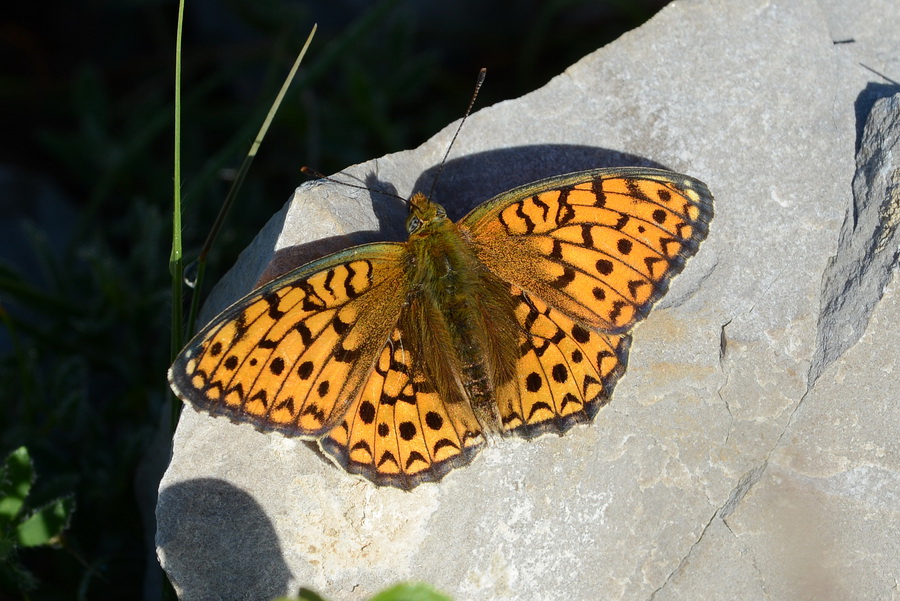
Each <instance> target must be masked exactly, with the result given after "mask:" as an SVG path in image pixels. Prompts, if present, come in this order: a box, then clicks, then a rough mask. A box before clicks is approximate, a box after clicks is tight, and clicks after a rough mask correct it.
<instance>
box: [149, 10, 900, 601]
mask: <svg viewBox="0 0 900 601" xmlns="http://www.w3.org/2000/svg"><path fill="white" fill-rule="evenodd" d="M897 31H900V5H898V4H897V3H896V2H894V1H893V0H884V1H881V2H879V1H877V0H868V1H858V2H850V1H846V2H839V1H837V0H832V1H830V2H829V1H819V2H815V1H813V0H768V1H762V0H759V1H747V0H725V1H721V0H720V1H715V2H714V1H712V0H708V1H707V0H697V1H692V2H687V1H685V2H675V3H673V4H671V5H669V6H668V7H667V8H666V9H664V10H663V11H662V12H661V13H659V14H658V15H657V16H656V17H654V18H653V19H652V20H651V21H650V22H648V23H647V24H645V25H644V26H643V27H641V28H640V29H637V30H635V31H632V32H630V33H628V34H626V35H624V36H622V37H621V38H620V39H619V40H617V41H616V42H614V43H612V44H610V45H608V46H606V47H604V48H602V49H600V50H598V51H596V52H595V53H593V54H591V55H589V56H587V57H585V58H584V59H582V60H581V61H579V62H578V63H576V64H575V65H573V66H572V67H570V68H569V69H568V70H566V72H565V73H562V74H561V75H559V76H558V77H556V78H555V79H553V80H552V81H551V82H550V83H548V84H547V85H546V86H545V87H544V88H541V89H540V90H537V91H535V92H533V93H531V94H528V95H527V96H524V97H522V98H519V99H516V100H512V101H508V102H503V103H500V104H498V105H495V106H492V107H489V108H486V109H483V110H481V111H479V112H477V113H476V114H474V115H472V116H471V117H470V119H469V121H468V122H467V124H466V126H465V128H464V130H463V132H462V134H461V135H460V137H459V139H458V140H457V142H456V145H455V146H454V147H453V151H452V157H454V158H452V160H451V161H449V162H448V163H447V165H446V167H445V169H444V173H443V175H442V177H441V179H440V181H439V182H438V185H437V189H436V190H435V196H436V200H438V201H439V202H442V203H443V204H445V206H447V207H448V210H449V211H450V213H451V216H453V217H460V216H461V215H463V214H464V213H465V212H466V210H468V209H469V208H470V207H472V206H474V205H475V204H477V203H479V202H481V201H483V200H486V199H487V198H489V197H490V196H492V195H494V194H496V193H498V192H501V191H503V190H505V189H508V188H510V187H512V186H514V185H517V184H522V183H526V182H529V181H532V180H535V179H538V178H540V177H543V176H548V175H553V174H557V173H564V172H568V171H574V170H579V169H586V168H589V167H594V166H603V165H622V164H654V165H663V166H665V167H668V168H671V169H673V170H676V171H680V172H684V173H687V174H690V175H693V176H695V177H698V178H700V179H702V180H703V181H705V182H706V183H707V184H708V185H709V187H710V189H711V190H712V191H713V193H714V194H715V196H716V202H717V204H716V217H715V219H714V220H713V222H712V224H711V227H710V234H709V238H708V240H707V241H706V243H705V244H704V245H703V246H701V248H700V252H699V253H698V255H697V256H696V257H695V258H694V259H693V260H692V261H691V262H689V263H688V266H687V268H686V269H685V271H684V273H683V274H682V275H681V276H679V277H678V278H676V280H675V281H674V283H673V286H672V288H671V290H670V291H669V293H668V295H667V296H665V297H664V298H663V300H662V301H661V302H660V303H659V304H658V305H657V307H656V308H655V309H654V311H653V312H652V313H651V315H650V316H649V317H648V318H647V319H646V320H645V322H644V323H642V324H640V325H639V326H638V327H637V328H636V330H635V335H634V342H633V344H632V350H631V355H630V358H629V365H628V371H627V373H626V374H625V376H624V377H623V378H622V380H621V381H620V382H619V384H618V386H617V388H616V391H615V394H614V396H613V401H612V403H611V404H610V405H609V407H607V408H606V409H604V410H603V411H601V413H600V414H599V415H598V417H597V419H596V420H595V422H594V423H592V424H590V425H585V426H579V427H576V428H574V429H573V430H572V431H570V432H569V433H568V434H567V435H566V436H564V437H562V438H559V437H556V436H545V437H542V438H539V439H536V440H534V441H530V442H528V441H522V440H518V439H509V440H502V441H500V442H499V443H498V444H495V445H493V446H491V447H490V448H488V449H486V450H485V451H483V452H482V453H481V454H480V455H479V457H478V458H477V459H476V460H475V461H474V462H473V463H472V464H471V465H469V466H468V467H465V468H462V469H458V470H455V471H453V472H452V473H451V474H450V475H448V476H447V477H445V479H444V480H443V481H442V482H441V483H439V484H424V485H422V486H420V487H418V488H416V489H415V490H414V491H412V492H403V491H400V490H395V489H390V488H378V487H375V486H374V485H372V484H370V483H369V482H367V481H363V480H360V479H357V478H355V477H353V476H350V475H348V474H346V473H345V472H343V471H342V470H340V469H338V468H335V467H334V466H333V465H332V464H331V463H330V462H328V461H327V460H324V459H323V458H322V456H321V455H319V454H318V453H317V452H316V451H315V450H314V448H312V445H309V444H307V443H303V442H302V441H298V440H295V439H289V438H285V437H283V436H281V435H274V434H268V435H267V434H262V433H259V432H257V431H255V430H254V429H253V428H252V427H250V426H247V425H234V424H232V423H230V422H229V421H228V420H227V419H224V418H211V417H209V416H207V415H205V414H200V413H197V412H195V411H194V410H193V409H191V408H186V409H185V411H184V413H183V414H182V418H181V423H180V424H179V427H178V431H177V433H176V435H175V441H174V455H173V458H172V463H171V465H170V467H169V470H168V471H167V473H166V475H165V477H164V479H163V481H162V483H161V485H160V496H159V505H158V509H157V517H158V523H159V531H158V536H157V543H158V550H159V556H160V560H161V562H162V564H163V566H164V567H165V569H166V570H167V572H168V574H169V575H170V577H171V579H172V580H173V582H174V583H175V585H176V587H177V589H178V590H179V592H180V594H181V595H182V598H183V599H189V600H195V599H268V598H270V597H273V596H276V595H278V594H285V593H291V592H295V591H296V589H297V587H298V586H307V587H310V588H314V589H317V590H319V591H320V592H322V593H323V594H325V595H327V596H328V597H330V598H333V599H338V600H342V599H361V598H365V597H367V596H368V595H371V594H372V593H374V592H375V591H377V590H379V589H381V588H383V587H385V586H387V585H389V584H391V583H393V582H395V581H397V580H405V579H414V580H423V581H426V582H429V583H431V584H433V585H434V586H436V587H437V588H439V589H442V590H444V591H446V592H447V593H449V594H450V595H452V596H453V597H454V598H456V599H459V600H464V599H479V600H482V599H497V600H500V599H516V600H519V599H541V600H549V599H565V600H567V601H570V600H572V599H600V598H603V599H648V598H649V599H658V600H659V599H682V598H684V599H726V598H734V599H745V600H753V599H803V598H821V599H894V598H896V597H897V594H898V584H897V583H898V582H900V535H898V531H897V524H898V523H900V447H898V442H897V441H898V432H900V405H898V398H897V397H898V394H897V391H896V388H897V386H896V382H897V379H898V374H900V351H898V350H897V344H896V340H898V338H900V325H898V316H900V283H898V278H897V277H896V276H895V275H894V274H895V273H896V271H897V256H898V248H900V247H898V244H900V240H898V234H897V224H898V223H900V164H898V162H897V158H896V157H897V156H900V147H898V146H897V140H898V135H900V134H898V131H900V99H898V97H896V96H895V97H893V98H890V99H886V100H882V101H880V102H878V103H877V104H875V106H874V108H872V103H873V101H874V100H876V99H877V97H879V96H887V95H890V94H892V93H896V92H898V91H900V89H898V88H897V87H893V88H892V87H891V86H888V85H886V81H885V80H883V79H881V78H880V77H878V76H877V75H876V74H874V73H873V72H872V71H871V70H868V69H874V70H876V71H880V72H884V73H886V74H888V75H893V76H894V77H895V78H896V77H897V76H898V74H900V42H898V38H897V36H896V32H897ZM835 42H840V43H835ZM864 67H868V69H867V68H864ZM488 81H490V80H488ZM488 85H490V83H488ZM870 112H871V115H870ZM867 120H868V123H869V126H868V129H867V130H866V131H865V133H863V124H864V123H865V122H866V121H867ZM454 129H455V125H449V126H448V127H447V128H445V129H444V130H443V131H441V132H439V133H438V134H437V135H436V136H435V137H434V138H432V139H431V140H429V141H428V142H426V143H425V144H423V145H422V146H421V147H420V148H417V149H415V150H411V151H407V152H401V153H397V154H393V155H389V156H386V157H383V158H381V159H377V160H374V161H371V162H369V163H366V164H363V165H356V166H354V167H350V168H348V169H347V170H346V171H345V173H346V174H349V175H351V176H354V177H357V178H359V179H360V180H362V181H365V182H366V183H367V185H369V186H370V187H372V188H374V189H387V190H390V191H393V192H395V193H396V194H399V195H401V196H403V197H407V196H408V195H410V194H411V192H413V191H414V190H416V189H422V190H424V191H428V189H429V188H430V185H431V182H432V180H433V177H434V171H435V165H436V164H438V163H439V162H440V158H441V156H442V154H443V152H444V150H445V149H446V147H447V144H448V141H449V139H450V137H451V136H452V134H453V131H454ZM857 157H858V161H859V165H858V168H859V172H857V171H856V170H857ZM854 174H856V175H854ZM372 196H373V195H371V194H369V193H368V192H365V191H360V190H355V189H351V188H347V187H341V186H335V185H332V184H322V183H311V184H306V185H303V186H301V187H300V188H299V189H298V190H297V192H296V193H295V195H294V198H293V199H292V201H291V202H289V203H288V205H287V206H286V207H285V209H284V211H282V212H281V213H279V214H278V215H276V216H275V217H274V218H273V219H272V221H271V222H270V224H269V225H268V226H267V227H266V228H265V229H264V231H263V232H261V233H260V235H259V237H258V238H257V240H256V241H255V242H254V243H253V245H252V246H251V247H250V248H249V249H248V250H247V252H245V254H244V255H243V256H242V257H241V260H240V262H239V264H238V265H237V266H236V267H235V269H234V270H233V271H232V272H231V273H230V274H229V275H228V276H227V277H226V278H225V279H224V280H223V281H222V283H221V285H220V286H219V287H218V288H217V290H216V291H215V293H214V294H213V295H212V296H211V298H210V301H209V303H208V306H207V308H206V313H205V316H206V319H209V318H211V317H212V316H213V315H214V314H215V313H216V312H217V311H219V310H220V309H222V308H223V307H224V306H225V305H227V304H228V303H229V302H230V301H233V300H235V299H236V298H238V297H239V296H241V295H242V294H244V293H246V292H247V291H249V290H250V289H251V288H252V287H253V286H254V284H255V282H257V281H258V280H259V279H260V278H261V277H269V276H270V275H271V273H273V272H278V271H283V270H284V268H285V267H284V266H285V265H287V264H291V263H292V262H293V261H296V260H297V259H298V256H302V257H306V258H308V257H309V256H313V255H315V254H321V253H323V252H326V251H331V250H334V249H336V248H340V247H341V246H346V245H348V244H350V243H354V242H360V241H367V240H375V239H402V231H403V228H402V224H403V218H404V214H405V208H404V207H403V205H402V203H400V202H399V201H397V200H396V199H393V198H391V197H388V196H381V195H374V198H373V197H372ZM375 230H378V232H377V233H373V231H375ZM360 231H362V232H368V233H363V234H359V233H358V232H360ZM321 239H324V242H313V241H316V240H321ZM290 247H293V248H294V250H284V249H288V248H290ZM298 248H299V251H298V250H297V249H298ZM276 251H278V252H276ZM267 270H268V274H266V275H264V272H266V271H267Z"/></svg>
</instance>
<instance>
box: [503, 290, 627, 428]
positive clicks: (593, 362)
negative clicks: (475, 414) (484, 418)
mask: <svg viewBox="0 0 900 601" xmlns="http://www.w3.org/2000/svg"><path fill="white" fill-rule="evenodd" d="M512 294H513V295H514V296H515V297H516V298H517V299H518V301H519V302H518V306H517V309H516V321H517V322H518V323H519V324H520V326H521V328H522V334H521V337H520V342H519V349H518V351H519V362H518V369H517V373H518V377H517V378H515V379H514V380H513V381H512V382H509V383H508V384H506V385H505V386H502V387H500V388H499V389H498V390H497V402H498V404H499V409H500V416H501V421H502V427H503V431H504V432H506V433H513V434H517V435H519V436H525V437H527V438H531V437H533V436H537V435H538V434H542V433H544V432H557V433H560V434H561V433H563V432H565V431H566V430H568V429H569V428H570V427H572V426H573V425H575V424H576V423H580V422H585V421H589V420H591V419H593V417H594V415H596V413H597V411H599V410H600V408H601V407H602V406H604V405H605V404H606V403H607V402H609V398H610V395H611V393H612V389H613V387H614V386H615V383H616V380H618V378H619V376H621V375H622V373H624V371H625V364H626V361H627V358H628V346H629V344H630V343H631V337H630V336H628V335H626V334H608V333H605V332H600V331H596V330H590V329H588V328H585V327H583V326H581V325H579V324H578V323H576V322H575V321H574V320H572V319H571V318H569V317H567V316H566V315H564V314H562V313H560V312H559V311H557V310H555V309H553V308H552V307H549V306H548V305H547V304H546V303H544V302H543V301H541V300H540V299H538V298H534V297H531V296H530V295H529V294H527V293H525V292H523V291H521V290H519V289H517V288H515V287H513V289H512Z"/></svg>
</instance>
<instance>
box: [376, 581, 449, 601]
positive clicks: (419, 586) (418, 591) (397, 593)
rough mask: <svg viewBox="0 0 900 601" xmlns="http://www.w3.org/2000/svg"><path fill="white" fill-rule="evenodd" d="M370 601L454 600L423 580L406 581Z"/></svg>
mask: <svg viewBox="0 0 900 601" xmlns="http://www.w3.org/2000/svg"><path fill="white" fill-rule="evenodd" d="M370 601H452V600H451V599H450V597H448V596H447V595H443V594H441V593H439V592H437V591H436V590H434V589H433V588H431V587H430V586H428V585H427V584H423V583H421V582H404V583H403V584H398V585H396V586H392V587H391V588H389V589H385V590H383V591H381V592H380V593H378V594H377V595H375V596H374V597H372V599H371V600H370Z"/></svg>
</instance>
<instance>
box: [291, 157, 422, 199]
mask: <svg viewBox="0 0 900 601" xmlns="http://www.w3.org/2000/svg"><path fill="white" fill-rule="evenodd" d="M300 173H302V174H303V175H305V176H306V177H311V178H313V179H324V180H325V181H326V182H331V183H332V184H338V185H341V186H347V187H348V188H356V189H357V190H365V191H366V192H374V193H376V194H383V195H385V196H392V197H394V198H396V199H398V200H402V201H403V202H406V199H405V198H403V197H402V196H399V195H397V194H393V193H391V192H385V191H383V190H373V189H372V188H369V187H367V186H361V185H359V184H351V183H350V182H342V181H340V180H337V179H334V178H333V177H328V176H327V175H323V174H321V173H319V172H318V171H316V170H315V169H313V168H311V167H307V166H306V165H304V166H303V167H300Z"/></svg>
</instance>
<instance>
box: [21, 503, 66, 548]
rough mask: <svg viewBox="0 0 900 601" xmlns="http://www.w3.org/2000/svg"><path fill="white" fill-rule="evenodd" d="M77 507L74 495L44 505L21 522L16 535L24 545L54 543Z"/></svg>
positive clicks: (34, 545) (35, 545)
mask: <svg viewBox="0 0 900 601" xmlns="http://www.w3.org/2000/svg"><path fill="white" fill-rule="evenodd" d="M74 509H75V500H74V498H72V497H63V498H61V499H56V500H55V501H53V502H51V503H48V504H47V505H44V506H43V507H41V508H40V509H38V510H37V511H35V512H34V513H33V514H31V517H29V518H28V519H27V520H25V521H24V522H22V523H21V524H19V526H18V527H17V528H16V537H17V538H18V542H19V544H20V545H22V546H23V547H38V546H41V545H47V544H52V543H53V542H54V541H55V540H56V538H57V537H58V536H59V535H61V534H62V533H63V530H65V529H66V528H67V527H68V526H69V518H71V516H72V511H73V510H74Z"/></svg>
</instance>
